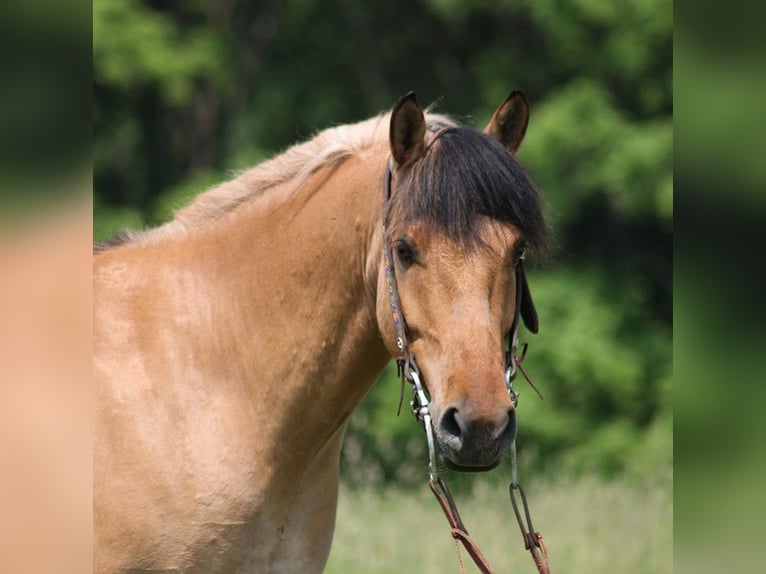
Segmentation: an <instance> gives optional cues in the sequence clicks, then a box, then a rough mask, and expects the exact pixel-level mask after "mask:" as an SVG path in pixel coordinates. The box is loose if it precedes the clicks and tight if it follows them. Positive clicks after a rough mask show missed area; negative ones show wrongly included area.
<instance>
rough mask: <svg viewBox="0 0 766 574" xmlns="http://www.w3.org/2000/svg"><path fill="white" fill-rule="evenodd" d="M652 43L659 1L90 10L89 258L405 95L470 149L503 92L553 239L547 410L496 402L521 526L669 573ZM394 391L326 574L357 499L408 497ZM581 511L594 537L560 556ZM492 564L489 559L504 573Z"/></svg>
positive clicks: (664, 156)
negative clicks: (510, 413) (504, 415)
mask: <svg viewBox="0 0 766 574" xmlns="http://www.w3.org/2000/svg"><path fill="white" fill-rule="evenodd" d="M672 34H673V14H672V4H671V2H670V0H646V1H636V0H633V1H630V0H623V1H616V2H602V1H600V0H498V1H496V2H485V1H476V2H469V1H466V0H407V1H403V0H386V1H385V2H382V1H378V0H375V1H370V2H358V1H356V0H324V1H322V2H320V1H318V0H294V1H279V0H265V1H263V2H246V1H244V0H223V1H219V2H215V3H206V2H200V1H198V0H193V1H185V2H180V1H163V2H159V1H149V0H143V1H142V0H122V1H120V2H114V1H108V0H95V1H94V3H93V80H94V86H93V187H94V192H93V236H94V239H95V240H100V239H105V238H106V237H108V236H109V235H111V234H113V233H115V232H116V231H119V230H120V229H122V228H125V227H132V228H140V227H145V226H152V225H155V224H158V223H160V222H162V221H165V220H167V219H169V218H170V217H171V216H172V212H173V210H174V209H176V208H178V207H180V206H182V205H184V204H185V203H186V202H188V200H189V198H191V197H192V196H193V195H195V194H196V193H199V192H200V191H202V190H204V189H205V188H207V187H209V186H210V185H213V184H215V183H217V182H221V181H223V180H225V179H228V178H231V177H233V174H234V173H235V172H236V171H238V170H242V169H245V168H247V167H249V166H252V165H254V164H256V163H258V162H259V161H262V160H263V159H265V158H267V157H269V156H271V155H273V154H274V153H276V152H278V151H279V150H282V149H284V148H285V147H287V146H289V145H291V144H293V143H295V142H297V141H299V140H302V139H306V138H308V137H310V136H311V135H312V134H313V133H314V132H316V131H317V130H320V129H323V128H325V127H329V126H333V125H337V124H343V123H348V122H354V121H358V120H361V119H365V118H367V117H370V116H372V115H374V114H377V113H379V112H382V111H385V110H387V109H389V108H390V107H391V106H392V105H393V103H395V102H396V100H397V98H398V97H399V96H400V95H401V94H403V93H405V92H407V91H409V90H414V91H415V92H416V93H417V96H418V99H419V101H420V102H421V103H422V104H429V103H434V102H435V103H436V105H437V110H438V111H440V112H443V113H447V114H451V115H453V116H454V117H455V118H456V119H458V120H460V121H461V122H464V123H466V124H468V125H472V126H474V127H477V128H482V127H483V126H484V125H485V123H486V122H487V120H488V119H489V117H490V115H491V113H492V112H493V110H494V109H495V107H496V106H497V105H498V104H499V103H500V102H501V101H502V100H503V99H504V98H505V97H506V96H507V95H508V93H509V92H510V90H511V89H512V88H515V87H519V88H522V89H523V90H524V91H525V92H526V94H527V97H528V98H529V100H530V103H531V120H530V125H529V129H528V132H527V138H526V140H525V143H524V145H523V146H522V148H521V151H520V154H519V157H520V159H521V161H522V163H523V164H524V165H525V166H526V167H527V168H528V170H529V171H530V173H531V174H532V177H533V179H535V181H536V182H537V183H538V185H539V187H540V189H541V190H542V193H543V195H544V197H545V201H546V204H547V212H548V216H549V220H550V223H551V225H552V227H553V230H554V235H555V242H556V245H555V249H554V258H553V262H552V263H551V264H549V265H547V266H546V267H545V268H540V267H539V266H534V265H533V266H532V269H531V270H530V272H529V280H530V283H531V288H532V293H533V295H534V297H535V300H536V303H537V306H538V311H539V314H540V321H541V329H540V334H539V335H536V336H528V337H527V336H526V334H524V336H523V339H527V340H529V342H530V351H529V354H528V357H527V360H526V362H525V367H526V368H527V370H528V371H529V372H530V373H531V375H532V377H533V379H534V380H535V382H536V384H537V386H538V387H539V388H540V390H541V391H542V393H543V395H544V397H545V399H544V400H543V401H540V400H539V399H538V398H537V396H536V395H535V393H534V392H533V391H532V390H531V389H530V388H529V387H528V386H526V384H525V383H524V382H523V381H521V380H520V381H519V383H518V385H517V386H518V388H519V389H520V390H521V392H522V395H521V399H520V405H519V434H518V443H519V451H520V456H521V459H522V473H523V476H524V477H525V482H526V483H527V490H528V491H529V490H530V486H529V485H530V484H531V485H534V484H535V481H537V483H538V484H548V485H549V487H550V490H549V491H548V492H549V494H546V492H544V491H543V492H541V489H540V488H539V487H538V488H536V489H535V491H536V494H535V498H536V499H537V500H539V501H540V502H538V504H543V502H542V500H543V499H547V500H549V501H558V502H556V504H553V502H549V505H548V506H546V507H545V508H547V509H548V510H543V513H545V512H548V514H547V515H545V516H546V517H547V520H545V519H540V518H538V519H537V521H538V527H539V528H540V529H541V530H543V532H544V533H546V531H545V529H546V526H548V528H551V523H552V522H553V523H560V526H557V525H555V524H554V525H553V528H554V539H556V536H557V532H556V531H555V528H560V534H558V537H559V538H558V540H557V550H552V554H553V556H554V557H555V556H557V552H558V557H559V562H558V564H559V565H561V564H562V563H563V562H564V561H565V558H566V563H567V564H569V566H568V567H564V568H561V569H560V571H571V572H575V571H589V572H599V571H604V572H615V571H619V572H669V571H671V567H672V566H671V557H672V554H671V545H672V533H671V532H670V528H671V522H672V511H671V503H670V500H671V498H670V497H671V495H672V492H671V491H672V483H671V472H672V461H673V450H672V444H673V442H672V414H671V397H670V394H671V391H670V388H671V375H672V327H673V323H672V320H673V307H672V236H673V119H672V114H673V93H672V88H673V71H672V65H673V43H672V41H673V37H672ZM398 393H399V388H398V381H396V380H395V373H394V369H392V368H391V367H390V366H389V368H388V369H387V370H386V372H385V373H384V374H383V376H382V377H381V379H380V380H379V381H378V383H377V384H376V385H375V387H374V388H373V389H372V391H371V392H370V393H369V395H368V396H367V398H366V399H365V401H364V402H363V404H362V406H361V407H360V408H359V409H358V411H357V412H356V413H355V414H354V416H353V419H352V422H351V424H350V427H349V430H348V433H347V437H346V442H345V446H344V451H343V457H342V476H343V490H342V494H343V496H342V499H341V507H340V511H339V512H340V517H339V521H338V533H337V534H336V542H335V545H334V547H333V555H332V557H331V562H330V566H329V570H330V571H337V572H343V571H360V570H359V569H358V568H357V569H355V568H353V564H355V563H356V564H358V562H354V561H355V560H358V557H356V556H355V555H354V554H353V552H352V547H355V546H359V545H364V544H365V541H357V540H356V539H355V538H353V536H354V534H355V532H356V533H358V532H359V529H358V528H356V530H355V527H354V526H351V527H349V529H348V530H344V528H345V527H344V524H349V520H351V516H352V515H354V516H355V515H357V514H359V512H360V511H361V510H360V508H361V507H362V506H363V507H364V508H368V506H365V505H373V506H374V505H375V504H384V502H380V500H388V499H385V498H383V499H375V500H378V502H375V501H374V500H373V496H372V494H371V493H372V492H375V493H384V494H382V495H381V496H384V497H385V496H387V495H386V494H385V493H391V492H397V491H398V490H400V489H402V488H410V487H412V488H413V489H415V490H419V491H420V490H423V489H424V487H425V483H424V480H425V469H426V451H425V444H424V443H425V441H424V438H423V436H422V430H421V428H420V427H419V426H418V425H417V424H416V423H415V422H414V420H413V419H412V417H411V415H409V413H408V412H407V410H406V408H405V409H403V410H404V412H403V413H402V415H401V416H399V417H397V416H396V409H397V403H398ZM506 479H507V473H505V474H502V473H501V472H500V471H498V472H496V473H493V474H492V475H488V476H481V477H471V478H470V479H465V478H460V477H456V476H454V475H453V476H450V477H449V480H450V481H451V483H452V484H455V486H456V487H457V489H458V491H459V492H460V493H461V494H464V495H465V496H469V497H474V498H475V500H476V505H480V503H481V500H485V502H486V504H485V506H483V507H481V508H484V509H485V510H486V513H487V514H489V513H492V512H495V510H494V509H495V507H496V505H497V504H498V502H499V501H493V500H494V499H491V498H487V497H486V496H485V499H482V491H481V488H485V486H479V487H477V484H480V485H485V484H490V486H489V487H487V488H492V486H491V485H492V484H494V482H493V481H496V482H500V481H502V480H506ZM477 488H478V489H479V490H477ZM578 489H579V490H578ZM500 495H501V496H502V493H501V494H500ZM505 496H506V497H507V494H506V495H505ZM557 496H559V498H556V497H557ZM578 497H579V498H578ZM390 500H391V501H395V500H400V499H397V498H392V499H390ZM417 500H418V501H419V500H420V499H417ZM578 500H579V502H577V501H578ZM573 501H574V502H573ZM584 501H590V502H591V504H590V506H589V505H588V504H586V502H584ZM598 501H600V503H599V502H598ZM575 503H576V504H575ZM391 504H392V505H393V504H394V502H392V503H391ZM416 504H419V502H417V503H416V502H413V505H416ZM423 504H426V502H423ZM427 504H428V506H427V507H428V508H429V510H428V512H434V513H435V514H433V517H435V518H433V521H434V522H433V523H432V526H424V528H429V529H433V530H439V528H440V527H444V528H445V529H446V525H445V524H442V523H441V520H442V518H441V517H440V516H438V508H435V507H436V504H435V502H433V501H431V502H428V503H427ZM573 504H575V506H572V505H573ZM349 505H351V506H349ZM463 505H465V506H470V505H471V503H470V502H465V503H463ZM567 505H569V506H567ZM577 505H580V506H582V507H583V508H586V510H582V509H581V508H580V506H577ZM652 505H654V506H652ZM432 506H433V507H434V508H433V509H432ZM352 507H353V509H354V510H353V512H352V511H351V508H352ZM461 507H462V506H461ZM477 507H478V506H477ZM424 508H425V506H424ZM533 508H534V502H533ZM588 508H590V510H587V509H588ZM615 508H619V512H618V513H619V516H615ZM599 509H600V510H599ZM370 510H371V512H373V510H374V508H370ZM503 512H504V513H506V509H503ZM598 512H602V513H603V515H599V514H598ZM482 513H483V511H482ZM568 513H569V514H571V516H572V519H571V520H572V522H567V520H565V519H564V518H563V516H568V515H569V514H568ZM593 513H596V514H597V516H595V518H592V519H593V520H595V521H596V522H595V524H596V525H599V526H600V527H601V528H603V531H599V530H598V528H597V526H593V528H594V529H596V531H597V532H601V533H602V535H603V537H604V539H602V540H598V537H597V540H596V541H595V542H594V541H593V540H592V537H591V539H588V540H584V541H583V540H581V539H579V538H576V537H575V538H573V537H572V535H571V532H572V530H579V528H578V527H577V526H578V524H579V523H581V522H582V520H583V518H582V515H583V514H584V515H592V514H593ZM373 514H374V513H373ZM430 516H431V515H429V517H430ZM481 516H482V517H483V518H482V519H481V520H483V521H485V522H487V521H486V520H485V518H486V516H485V515H484V514H481ZM621 517H622V518H621ZM626 517H633V519H632V521H631V520H629V519H628V518H626ZM344 518H345V519H346V520H345V522H344V520H343V519H344ZM503 518H504V521H505V524H506V527H507V528H512V527H513V524H512V523H511V515H510V513H507V514H503ZM411 519H412V517H410V518H406V517H404V518H402V520H409V521H411ZM622 519H626V520H628V525H627V526H626V527H625V528H626V529H625V531H624V532H622V531H616V530H615V525H616V524H617V523H618V522H619V521H620V520H622ZM370 520H373V519H370ZM429 520H431V518H429ZM546 522H547V525H546ZM487 524H489V525H490V526H489V527H490V528H494V526H491V524H492V523H491V521H490V522H487ZM469 527H470V523H469ZM509 532H510V531H509ZM490 534H491V532H490ZM440 535H441V536H443V542H444V544H445V546H444V548H446V553H447V554H449V552H451V550H450V548H451V545H450V543H449V535H448V534H447V532H446V530H445V531H444V532H440ZM621 536H624V538H625V539H626V541H627V543H626V544H627V546H626V545H615V549H614V552H613V554H612V555H611V556H606V557H602V556H601V554H599V551H597V550H596V548H598V547H601V546H603V545H607V544H611V543H613V542H614V539H615V537H616V538H618V539H619V538H620V537H621ZM476 537H477V538H479V536H478V535H477V536H476ZM344 540H345V541H346V542H345V543H344V542H343V541H344ZM440 540H441V538H440ZM513 540H514V547H515V546H516V545H517V541H516V539H515V538H514V539H513ZM349 541H353V543H351V542H349ZM567 541H568V542H567ZM480 544H481V542H480ZM507 544H508V543H507V541H506V540H505V538H504V539H503V541H501V542H498V548H499V550H497V552H498V554H500V556H501V558H498V561H500V563H501V564H502V560H503V558H502V555H503V553H504V551H503V550H502V549H503V548H504V547H505V546H506V545H507ZM583 544H584V545H585V548H586V549H589V550H587V551H585V555H586V556H587V557H588V560H587V561H582V560H585V559H584V558H582V557H580V555H581V554H583V551H582V547H583ZM373 545H374V544H373ZM549 545H550V543H549ZM518 546H519V548H518V552H516V555H517V556H520V555H521V548H520V543H519V544H518ZM380 552H381V555H382V558H381V564H383V566H381V567H380V569H379V570H376V567H375V566H374V564H373V563H374V560H372V561H370V563H369V568H364V569H362V571H370V572H372V571H381V572H384V571H387V570H386V566H385V564H386V563H388V567H389V568H391V570H388V571H401V570H396V569H395V564H391V561H390V550H386V548H385V547H383V548H381V549H380ZM491 552H492V551H491V550H490V552H488V554H489V555H490V556H491ZM567 552H568V554H567ZM562 553H563V554H564V556H563V557H562ZM647 554H651V555H652V556H654V557H655V558H653V559H649V560H648V561H647V559H646V556H647ZM642 556H643V557H644V558H643V562H642ZM578 557H579V558H578ZM386 559H388V562H386ZM413 559H415V558H413ZM448 559H449V560H450V561H451V560H453V559H454V556H452V557H450V556H448ZM521 559H522V558H519V560H521ZM525 560H527V559H525ZM554 560H555V558H554ZM578 560H581V561H580V562H578ZM599 560H601V561H602V562H603V568H602V569H599V568H600V566H599V564H601V562H599ZM615 560H617V562H615ZM620 561H621V562H620ZM432 562H433V560H432ZM529 566H531V565H529ZM448 567H451V566H448ZM434 568H435V570H433V571H443V570H441V569H440V568H441V566H438V565H437V566H435V567H434ZM501 569H503V568H502V567H501ZM416 570H417V571H427V570H426V567H425V566H424V567H422V568H421V569H416ZM556 570H559V569H556ZM413 571H415V570H413Z"/></svg>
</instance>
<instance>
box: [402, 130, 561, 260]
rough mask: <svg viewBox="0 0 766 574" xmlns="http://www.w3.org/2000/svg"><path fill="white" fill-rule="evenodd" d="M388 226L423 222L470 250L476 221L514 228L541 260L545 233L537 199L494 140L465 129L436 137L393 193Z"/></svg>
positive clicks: (475, 242)
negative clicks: (502, 224) (494, 221)
mask: <svg viewBox="0 0 766 574" xmlns="http://www.w3.org/2000/svg"><path fill="white" fill-rule="evenodd" d="M389 213H390V216H389V217H390V218H391V219H392V220H391V221H390V223H394V221H393V219H395V220H397V221H398V222H399V223H408V222H412V221H424V222H426V223H428V224H430V225H432V226H434V227H435V228H437V229H440V230H442V231H444V232H446V233H447V235H448V236H449V237H451V238H452V239H453V240H455V241H456V242H457V243H459V244H460V245H462V246H463V247H464V249H472V248H474V247H476V246H479V245H482V244H483V240H482V237H481V229H480V226H479V222H478V216H486V217H489V218H491V219H494V220H496V221H499V222H502V223H508V224H511V225H513V226H515V227H516V228H517V229H518V230H519V231H520V232H521V233H522V235H523V237H524V239H525V240H526V242H527V244H528V245H529V247H531V248H532V250H533V251H534V252H535V253H536V254H537V255H538V256H542V257H544V255H545V251H546V245H547V241H548V230H547V225H546V222H545V217H544V214H543V208H542V200H541V197H540V194H539V193H538V191H537V188H536V187H535V185H534V183H533V182H532V180H531V179H530V177H529V176H528V175H527V173H526V171H525V170H524V168H523V167H522V166H521V164H519V162H518V161H517V160H516V158H515V157H514V156H513V154H511V153H510V152H509V151H508V150H507V149H506V148H505V147H504V146H503V145H502V144H501V143H500V142H499V141H497V140H496V139H494V138H492V137H491V136H488V135H486V134H484V133H481V132H477V131H474V130H471V129H467V128H450V129H447V130H444V131H443V132H441V133H439V134H438V135H437V136H436V138H435V140H434V141H433V142H432V143H431V144H430V145H429V146H428V148H427V149H426V151H425V152H424V155H423V156H422V158H421V159H420V160H419V161H418V162H416V163H415V164H414V165H413V166H412V167H411V168H410V171H409V172H407V173H405V174H404V175H403V177H402V179H401V181H400V183H399V185H397V189H396V190H395V191H394V193H393V197H392V198H391V206H390V210H389Z"/></svg>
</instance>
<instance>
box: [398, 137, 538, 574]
mask: <svg viewBox="0 0 766 574" xmlns="http://www.w3.org/2000/svg"><path fill="white" fill-rule="evenodd" d="M448 130H449V128H443V129H441V130H439V131H438V132H437V133H436V135H435V136H434V137H433V139H432V140H431V144H432V143H433V141H434V140H435V139H436V138H438V137H439V136H440V135H441V134H442V133H444V132H445V131H448ZM429 145H430V144H429ZM392 177H393V175H392V171H391V162H390V161H389V162H388V163H387V164H386V172H385V179H384V186H383V260H384V265H385V274H386V287H387V290H388V302H389V305H390V307H391V315H392V316H393V321H394V329H395V331H396V348H397V351H398V355H397V357H396V365H397V375H398V376H399V378H400V379H401V391H400V398H399V411H401V407H402V400H403V398H404V386H405V381H406V382H409V383H410V384H411V385H412V392H413V398H412V401H411V402H410V406H411V407H412V412H413V414H414V415H415V418H416V419H417V420H418V422H420V423H421V424H422V425H423V427H424V429H425V432H426V440H427V442H428V477H429V480H428V485H429V487H430V488H431V491H432V492H433V493H434V496H435V497H436V499H437V500H438V501H439V505H440V506H441V508H442V511H443V512H444V515H445V516H446V518H447V521H448V522H449V524H450V527H451V534H452V537H453V538H454V539H455V545H456V549H457V553H458V563H459V564H460V568H461V571H462V572H465V569H464V567H463V562H462V559H461V558H460V547H459V545H458V541H459V542H460V543H462V544H463V546H464V547H465V549H466V551H467V552H468V554H470V556H471V558H473V561H474V562H475V563H476V566H477V567H478V568H479V569H480V570H481V571H482V572H483V573H484V574H494V570H493V569H492V567H491V566H490V564H489V562H488V561H487V559H486V558H485V557H484V555H483V554H482V552H481V551H480V550H479V548H478V546H477V545H476V544H475V543H474V541H473V539H471V537H470V536H469V535H468V531H467V530H466V528H465V525H464V524H463V521H462V519H461V518H460V514H459V512H458V509H457V504H456V503H455V501H454V498H453V497H452V493H451V492H450V490H449V488H448V486H447V483H446V482H444V480H443V479H442V478H441V477H439V476H438V473H437V468H436V446H435V442H434V430H433V424H432V420H431V412H430V408H429V397H428V393H427V392H426V390H425V388H424V387H423V383H422V377H421V374H420V369H419V368H418V365H417V363H416V362H415V357H414V355H413V354H412V351H411V350H410V347H409V340H408V338H407V323H406V321H405V319H404V313H403V311H402V305H401V300H400V298H399V290H398V287H397V283H396V274H395V271H394V264H393V255H392V252H391V244H390V242H389V240H388V237H387V235H386V224H387V216H388V202H389V201H390V199H391V180H392ZM515 274H516V307H515V310H514V315H513V323H512V324H511V329H510V331H509V332H508V335H507V339H508V348H507V350H506V352H505V385H506V388H507V389H508V393H509V395H510V397H511V400H512V401H513V405H514V407H516V406H517V405H518V400H519V393H518V391H517V390H516V389H514V387H513V381H514V379H515V378H516V376H517V374H518V372H519V371H521V373H522V374H523V375H524V378H525V379H526V380H527V381H528V382H529V384H530V385H531V386H532V388H533V389H534V390H535V392H537V394H538V395H540V391H538V390H537V387H535V385H534V383H532V380H531V379H530V377H529V375H528V374H527V372H526V371H525V370H524V368H523V367H522V366H521V363H522V361H523V360H524V357H525V356H526V353H527V343H522V344H521V345H519V327H520V324H521V322H522V321H523V322H524V325H525V326H526V327H527V329H528V330H529V331H530V332H532V333H537V331H538V317H537V311H536V310H535V305H534V302H533V301H532V294H531V292H530V290H529V284H528V283H527V277H526V273H525V271H524V254H523V253H522V255H521V256H520V257H519V258H518V260H517V262H516V269H515ZM519 349H521V353H520V354H519ZM540 398H542V395H540ZM511 470H512V478H511V484H510V487H509V494H510V497H511V504H512V506H513V511H514V514H515V515H516V520H517V522H518V523H519V528H520V529H521V534H522V537H523V539H524V547H525V548H526V549H527V550H529V552H530V553H531V555H532V559H533V560H534V562H535V566H537V569H538V572H539V573H540V574H549V573H550V567H549V565H548V553H547V550H546V548H545V544H544V543H543V537H542V535H541V534H540V533H539V532H537V531H535V529H534V527H533V525H532V517H531V515H530V512H529V506H528V504H527V497H526V494H525V492H524V489H523V488H522V486H521V483H520V482H519V481H518V471H517V456H516V440H515V438H514V441H513V443H512V444H511ZM516 491H518V492H519V495H520V497H521V502H522V506H523V510H524V516H523V517H522V513H521V511H520V509H519V504H518V501H517V499H516Z"/></svg>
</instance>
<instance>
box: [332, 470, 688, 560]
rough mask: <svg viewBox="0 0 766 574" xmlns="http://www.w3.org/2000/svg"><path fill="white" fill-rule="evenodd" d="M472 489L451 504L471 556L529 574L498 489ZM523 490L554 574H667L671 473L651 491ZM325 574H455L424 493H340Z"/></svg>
mask: <svg viewBox="0 0 766 574" xmlns="http://www.w3.org/2000/svg"><path fill="white" fill-rule="evenodd" d="M474 480H475V481H476V483H477V484H476V486H475V488H474V492H473V494H470V495H460V494H457V493H455V498H456V500H457V503H458V507H459V508H460V513H461V515H462V517H463V520H464V522H465V523H466V527H467V528H468V531H469V532H470V533H471V536H472V537H473V539H474V540H475V541H476V543H477V544H478V545H479V548H481V550H482V552H484V554H485V555H486V556H487V558H488V559H489V561H490V562H491V563H492V565H493V566H494V567H495V569H496V570H497V572H498V574H504V573H510V572H514V573H519V574H524V573H527V572H528V573H530V574H531V573H533V572H536V570H535V567H534V564H533V563H532V559H531V558H530V556H529V554H528V552H526V551H525V550H524V546H523V543H522V541H521V534H520V533H519V530H518V526H517V524H516V521H515V518H514V517H513V510H512V508H511V505H510V501H509V499H508V493H507V490H506V487H505V486H503V485H490V484H489V483H488V481H487V480H486V479H483V478H482V477H480V476H478V477H475V478H474ZM525 489H526V491H527V497H528V499H529V504H530V507H531V511H532V518H533V520H534V524H535V528H536V529H538V530H539V531H540V532H542V534H543V536H544V538H545V542H546V546H547V547H548V552H549V555H550V563H551V571H552V572H553V573H554V574H559V573H570V572H571V573H583V572H587V573H589V574H600V573H604V574H607V573H609V574H615V573H619V574H644V573H645V574H663V573H666V572H667V573H670V572H672V568H673V567H672V564H673V509H672V479H671V471H669V470H668V471H667V472H666V473H665V476H662V477H658V478H657V479H656V480H655V481H654V484H642V485H636V484H635V483H631V482H630V481H619V480H614V481H610V482H605V481H604V480H603V479H599V478H594V477H583V478H577V479H572V480H565V479H561V478H559V479H556V480H546V481H543V480H542V479H538V480H533V479H530V480H527V481H526V482H525ZM462 556H463V561H464V563H465V564H466V570H467V572H477V571H478V570H476V569H475V568H474V567H473V564H472V562H471V560H470V557H469V556H468V555H467V553H466V552H464V551H463V552H462ZM326 572H327V573H329V574H349V573H357V572H359V573H364V574H375V573H384V572H385V573H392V574H399V573H410V572H412V573H419V574H420V573H423V574H428V573H433V574H436V573H439V574H442V573H444V572H459V568H458V566H457V559H456V556H455V545H454V543H453V541H452V538H451V536H450V534H449V527H448V525H447V522H446V520H445V518H444V516H443V515H442V513H441V509H440V508H439V506H438V503H437V502H436V499H435V498H433V495H432V494H431V492H430V490H429V489H428V485H427V484H426V483H425V482H424V483H423V485H422V487H419V488H418V489H417V491H411V492H402V491H398V490H396V489H393V488H389V489H387V490H382V491H374V490H372V489H358V490H350V489H347V488H341V493H340V502H339V506H338V518H337V523H336V527H335V537H334V540H333V547H332V551H331V553H330V559H329V562H328V565H327V569H326Z"/></svg>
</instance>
